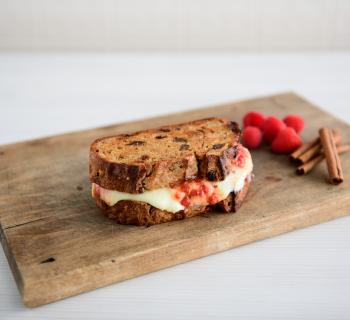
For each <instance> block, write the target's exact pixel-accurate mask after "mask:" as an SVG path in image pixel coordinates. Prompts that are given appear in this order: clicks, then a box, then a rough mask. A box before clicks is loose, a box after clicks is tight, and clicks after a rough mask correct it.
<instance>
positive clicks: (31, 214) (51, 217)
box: [0, 93, 350, 307]
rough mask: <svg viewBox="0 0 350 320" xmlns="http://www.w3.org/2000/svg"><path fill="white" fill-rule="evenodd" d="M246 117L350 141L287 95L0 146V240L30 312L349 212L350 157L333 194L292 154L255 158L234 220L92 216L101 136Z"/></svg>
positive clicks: (332, 122) (321, 172)
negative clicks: (286, 119)
mask: <svg viewBox="0 0 350 320" xmlns="http://www.w3.org/2000/svg"><path fill="white" fill-rule="evenodd" d="M248 110H259V111H262V112H264V113H266V114H273V115H276V116H279V117H283V116H284V115H286V114H287V113H296V114H300V115H302V116H303V117H304V119H305V121H306V129H305V131H304V132H303V138H304V139H305V140H311V139H312V138H314V137H315V136H316V135H317V132H318V129H319V128H320V127H321V126H328V127H332V128H337V129H339V131H340V132H341V133H342V135H343V137H344V140H345V142H347V143H349V142H350V141H349V138H350V128H349V126H348V125H347V124H345V123H343V122H341V121H340V120H337V119H336V118H334V117H332V116H330V115H328V114H326V113H324V112H322V111H321V110H319V109H317V108H316V107H314V106H312V105H311V104H310V103H309V102H307V101H305V100H304V99H302V98H300V97H299V96H297V95H295V94H292V93H287V94H280V95H276V96H271V97H265V98H259V99H254V100H248V101H242V102H237V103H229V104H225V105H221V106H216V107H210V108H205V109H197V110H193V111H189V112H183V113H178V114H173V115H168V116H163V117H158V118H153V119H147V120H142V121H136V122H130V123H125V124H118V125H112V126H108V127H104V128H98V129H92V130H87V131H81V132H75V133H69V134H65V135H59V136H55V137H50V138H45V139H39V140H33V141H28V142H23V143H16V144H12V145H6V146H2V147H0V223H1V228H0V229H1V232H0V233H1V242H2V245H3V248H4V251H5V253H6V256H7V259H8V261H9V264H10V266H11V269H12V272H13V275H14V278H15V280H16V282H17V286H18V288H19V291H20V292H21V295H22V298H23V302H24V304H25V305H27V306H29V307H34V306H39V305H42V304H45V303H48V302H52V301H55V300H59V299H63V298H65V297H69V296H72V295H75V294H78V293H81V292H84V291H88V290H92V289H95V288H98V287H102V286H106V285H108V284H111V283H114V282H118V281H122V280H126V279H130V278H133V277H136V276H139V275H142V274H145V273H148V272H152V271H155V270H159V269H162V268H166V267H169V266H173V265H176V264H179V263H182V262H185V261H189V260H192V259H196V258H199V257H203V256H207V255H209V254H212V253H215V252H219V251H223V250H227V249H230V248H234V247H237V246H240V245H243V244H247V243H250V242H253V241H256V240H261V239H265V238H268V237H272V236H275V235H278V234H281V233H284V232H288V231H292V230H295V229H299V228H303V227H306V226H309V225H313V224H317V223H321V222H323V221H327V220H331V219H334V218H338V217H341V216H344V215H347V214H350V153H348V154H344V155H342V156H341V160H342V164H343V169H344V175H345V182H344V183H343V184H341V185H339V186H333V185H330V184H328V183H327V182H326V179H327V170H326V166H325V164H322V165H320V166H319V167H317V168H316V169H315V170H314V171H313V172H312V173H311V174H309V175H308V176H303V177H300V176H296V175H295V174H294V170H295V168H294V166H293V165H291V164H290V163H289V161H288V157H287V156H283V155H275V154H272V153H270V152H269V151H268V150H258V151H256V152H253V160H254V172H255V179H254V181H253V183H252V185H251V189H250V191H249V195H248V197H247V199H246V201H245V203H244V204H243V206H242V208H241V209H240V210H239V212H238V213H236V214H217V213H213V214H210V215H205V216H202V217H195V218H191V219H187V220H183V221H178V222H171V223H166V224H162V225H157V226H153V227H149V228H146V227H135V226H122V225H118V224H116V223H114V222H113V221H110V220H108V219H107V218H105V217H104V216H103V215H102V214H101V213H100V212H99V210H98V209H97V208H96V206H95V203H94V201H93V199H92V198H91V195H90V183H89V181H88V153H89V145H90V143H91V142H92V141H93V140H94V139H96V138H97V137H101V136H106V135H115V134H119V133H122V132H132V131H135V130H140V129H146V128H151V127H157V126H161V125H165V124H173V123H178V122H183V121H189V120H194V119H198V118H205V117H210V116H222V117H228V118H230V119H233V120H238V121H239V120H240V119H242V116H243V115H244V113H245V112H247V111H248ZM326 236H327V235H326V234H325V237H326Z"/></svg>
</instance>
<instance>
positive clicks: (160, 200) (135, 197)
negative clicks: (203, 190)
mask: <svg viewBox="0 0 350 320" xmlns="http://www.w3.org/2000/svg"><path fill="white" fill-rule="evenodd" d="M244 151H245V154H246V159H245V165H244V166H243V167H235V168H234V169H233V171H232V172H231V173H230V174H229V175H227V176H226V178H225V179H224V180H222V181H214V182H212V181H208V180H202V183H205V184H206V185H208V187H209V188H210V189H213V188H215V190H216V191H215V192H216V194H217V197H218V202H219V201H221V200H223V199H225V198H227V196H228V195H229V194H230V193H231V192H232V191H234V192H238V191H240V190H241V189H242V188H243V187H244V183H245V179H246V178H250V174H251V172H252V169H253V163H252V160H251V156H250V153H249V151H248V150H246V149H245V150H244ZM177 191H178V189H172V188H159V189H154V190H150V191H145V192H143V193H138V194H132V193H127V192H120V191H116V190H108V189H104V188H102V187H100V186H99V185H97V184H94V183H93V184H92V195H93V197H99V198H100V199H101V200H103V201H104V202H105V203H106V204H107V205H109V206H113V205H115V204H116V203H117V202H118V201H121V200H132V201H141V202H145V203H148V204H150V205H152V206H153V207H155V208H158V209H161V210H165V211H169V212H172V213H175V212H178V211H180V210H184V209H185V206H183V205H182V204H181V201H180V199H176V197H175V196H174V194H175V193H176V192H177ZM194 199H195V200H196V201H197V202H199V203H200V202H201V200H203V199H200V197H198V196H197V198H194Z"/></svg>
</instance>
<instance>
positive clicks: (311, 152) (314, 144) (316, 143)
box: [292, 130, 341, 164]
mask: <svg viewBox="0 0 350 320" xmlns="http://www.w3.org/2000/svg"><path fill="white" fill-rule="evenodd" d="M332 132H333V136H334V141H335V144H338V143H339V142H340V140H341V136H340V134H339V132H338V131H336V130H332ZM303 146H305V147H304V148H303V149H302V147H303ZM299 149H301V151H302V152H299V153H300V154H299V153H297V151H298V150H299ZM299 149H297V150H296V151H294V153H292V155H293V154H295V153H296V156H295V155H294V156H293V158H292V159H294V161H295V162H297V163H299V164H302V163H307V162H308V161H309V160H311V159H312V158H313V157H314V156H316V155H318V154H319V153H320V151H321V142H320V138H316V139H314V140H313V141H311V142H309V143H306V144H305V145H302V146H301V147H300V148H299ZM305 149H306V150H305Z"/></svg>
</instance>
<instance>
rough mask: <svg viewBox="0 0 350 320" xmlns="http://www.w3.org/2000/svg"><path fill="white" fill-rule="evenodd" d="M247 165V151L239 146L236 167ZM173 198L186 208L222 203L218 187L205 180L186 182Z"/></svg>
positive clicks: (234, 162) (235, 161) (234, 163)
mask: <svg viewBox="0 0 350 320" xmlns="http://www.w3.org/2000/svg"><path fill="white" fill-rule="evenodd" d="M245 164H246V151H245V149H244V148H243V147H242V146H241V145H239V146H238V148H237V154H236V157H235V159H234V161H233V165H234V166H235V167H239V168H243V167H244V166H245ZM173 197H174V198H175V199H176V200H178V201H180V203H181V204H182V205H183V206H184V207H188V206H190V205H191V203H192V204H193V203H196V204H203V205H207V204H215V203H217V202H218V201H220V194H219V190H218V189H217V185H216V184H215V183H213V182H208V181H207V180H204V179H199V178H197V179H193V180H189V181H185V182H184V183H183V184H182V185H180V186H179V187H178V188H177V189H176V191H175V193H174V195H173Z"/></svg>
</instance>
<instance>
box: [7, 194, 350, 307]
mask: <svg viewBox="0 0 350 320" xmlns="http://www.w3.org/2000/svg"><path fill="white" fill-rule="evenodd" d="M341 205H342V206H341V207H340V208H339V207H338V206H334V207H333V208H327V209H324V211H322V212H321V213H320V212H316V211H314V212H312V210H311V214H310V215H309V216H308V219H304V220H300V219H299V215H302V216H303V217H305V212H303V213H299V212H296V213H295V215H293V219H292V220H293V221H294V222H300V221H303V223H302V224H300V225H297V224H295V223H292V224H290V225H288V226H287V227H286V228H284V226H283V227H281V224H279V223H278V221H279V220H278V219H276V220H275V221H274V224H271V225H270V227H273V226H278V227H279V229H276V230H275V231H274V232H273V233H271V230H270V229H268V230H265V229H261V228H260V229H258V230H252V231H251V232H250V233H249V234H248V233H247V235H250V236H251V235H252V234H253V235H254V237H255V238H254V240H251V239H252V238H251V237H249V236H247V237H246V238H244V237H241V238H240V239H238V240H237V242H235V243H230V244H226V245H225V246H222V243H225V241H226V240H227V236H228V235H229V233H230V230H231V228H223V231H222V233H221V234H220V238H219V239H218V238H217V236H218V234H217V232H213V233H212V234H211V235H210V236H211V237H213V239H214V240H215V241H213V242H212V243H214V244H215V243H217V244H220V248H218V247H217V246H214V247H212V248H210V247H209V248H208V247H205V246H203V247H201V248H199V247H198V245H200V244H201V241H200V238H198V241H197V243H198V245H197V246H195V247H194V246H193V239H192V238H189V239H185V241H182V244H184V245H186V247H189V248H191V249H193V248H194V249H196V250H189V252H196V251H197V252H204V251H205V252H206V253H205V254H194V255H193V256H190V257H187V258H181V259H178V260H177V261H176V262H174V261H169V262H167V263H165V264H164V265H162V266H158V267H157V268H151V269H149V270H147V271H140V272H136V273H133V274H128V275H127V276H122V277H116V278H114V279H112V280H105V279H104V278H100V279H99V280H98V281H94V284H96V283H99V284H98V285H97V286H96V285H94V284H92V285H91V286H89V287H86V288H84V289H77V290H70V293H67V294H65V295H62V294H59V295H57V296H55V297H54V296H52V297H51V298H47V295H46V296H45V297H43V296H40V295H37V292H38V284H37V283H33V284H32V285H28V284H26V283H25V282H24V286H23V288H21V289H22V290H20V293H21V297H22V301H23V303H24V305H25V306H27V307H29V308H34V307H38V306H41V305H45V304H48V303H51V302H55V301H59V300H63V299H65V298H69V297H73V296H76V295H78V294H81V293H84V292H89V291H91V290H94V289H98V288H103V287H105V286H109V285H113V284H117V283H119V282H122V281H126V280H130V279H132V278H135V277H139V276H142V275H146V274H149V273H152V272H156V271H160V270H163V269H166V268H169V267H172V266H176V265H180V264H182V263H186V262H189V261H192V260H195V259H199V258H204V257H207V256H210V255H213V254H216V253H220V252H223V251H227V250H231V249H234V248H237V247H240V246H243V245H247V244H250V243H254V242H256V241H262V240H265V239H270V238H273V237H276V236H279V235H282V234H285V233H289V232H292V231H295V230H299V229H305V228H307V227H310V226H314V225H317V224H321V223H325V222H328V221H332V220H335V219H338V218H342V217H346V216H348V215H350V212H349V211H347V206H350V197H349V198H348V199H347V201H346V203H345V205H344V202H343V203H342V204H341ZM339 209H340V210H341V211H338V212H337V213H336V214H334V213H333V215H329V210H333V212H336V210H339ZM194 219H195V218H194ZM266 232H267V233H268V234H269V236H266ZM206 238H207V236H206ZM223 240H224V241H223ZM187 242H188V243H187ZM208 242H209V241H206V243H208ZM176 246H178V243H175V244H173V247H176ZM169 249H170V250H171V248H169V247H166V248H162V250H164V251H165V253H166V252H167V251H168V250H169ZM155 252H156V253H158V254H160V253H161V251H160V250H159V248H158V249H157V250H155ZM147 255H149V252H147V253H143V254H141V255H140V258H142V257H144V256H147ZM152 259H157V257H153V258H152ZM131 260H132V258H131ZM125 262H126V263H127V262H129V263H130V261H128V260H127V261H125ZM111 265H112V264H111ZM115 266H116V265H115V264H113V267H115ZM89 267H92V268H91V269H94V268H93V267H94V266H93V265H92V266H89ZM89 267H87V268H84V269H83V270H84V271H86V269H89ZM11 269H12V268H11ZM76 270H78V269H76ZM74 271H75V270H74ZM12 272H14V270H13V269H12ZM17 272H19V271H17ZM79 273H80V272H79ZM87 273H88V274H90V273H91V271H88V272H87ZM106 273H108V272H106ZM19 275H20V277H21V278H22V276H21V274H20V272H19ZM101 279H102V280H104V281H101ZM69 280H72V279H70V278H69V277H68V278H67V279H65V280H64V281H69ZM39 286H40V284H39ZM60 292H61V291H60Z"/></svg>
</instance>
